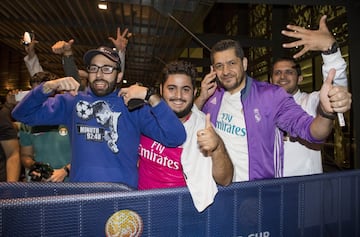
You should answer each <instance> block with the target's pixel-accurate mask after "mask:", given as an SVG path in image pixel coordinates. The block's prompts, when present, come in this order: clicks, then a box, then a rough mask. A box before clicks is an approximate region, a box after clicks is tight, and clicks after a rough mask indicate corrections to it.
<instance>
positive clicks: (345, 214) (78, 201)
mask: <svg viewBox="0 0 360 237" xmlns="http://www.w3.org/2000/svg"><path fill="white" fill-rule="evenodd" d="M359 179H360V171H347V172H338V173H331V174H323V175H313V176H303V177H292V178H282V179H272V180H260V181H252V182H241V183H234V184H232V185H230V186H229V187H225V188H224V187H219V193H218V194H217V196H216V198H215V202H214V203H213V205H211V206H210V207H209V208H207V209H206V210H205V211H203V212H201V213H199V212H197V211H196V209H195V207H194V205H193V203H192V200H191V196H190V194H189V192H188V190H187V188H176V189H161V190H160V189H159V190H147V191H131V190H130V189H129V188H127V187H126V186H124V185H121V184H108V183H62V184H48V183H46V184H45V183H16V184H11V183H1V184H0V198H1V199H0V208H1V209H0V231H1V234H0V236H52V237H53V236H86V237H87V236H106V235H107V236H135V235H136V234H141V235H142V236H186V237H188V236H222V237H223V236H242V237H245V236H246V237H282V236H284V237H287V236H292V237H297V236H299V237H300V236H304V237H309V236H316V237H322V236H323V237H327V236H337V237H341V236H343V237H348V236H360V225H359V223H360V191H359V190H360V183H359ZM126 234H127V235H126ZM130 234H134V235H130Z"/></svg>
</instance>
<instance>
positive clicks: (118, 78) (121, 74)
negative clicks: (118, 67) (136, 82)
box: [116, 72, 124, 83]
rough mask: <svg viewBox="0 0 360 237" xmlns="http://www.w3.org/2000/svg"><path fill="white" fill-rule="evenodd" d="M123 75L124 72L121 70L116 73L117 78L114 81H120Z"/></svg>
mask: <svg viewBox="0 0 360 237" xmlns="http://www.w3.org/2000/svg"><path fill="white" fill-rule="evenodd" d="M123 76H124V73H123V72H119V73H118V75H117V80H116V82H117V83H120V82H121V81H122V78H123Z"/></svg>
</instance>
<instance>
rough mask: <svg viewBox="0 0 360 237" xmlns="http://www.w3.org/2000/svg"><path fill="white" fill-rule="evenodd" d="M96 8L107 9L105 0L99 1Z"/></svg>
mask: <svg viewBox="0 0 360 237" xmlns="http://www.w3.org/2000/svg"><path fill="white" fill-rule="evenodd" d="M98 8H99V9H101V10H107V8H108V6H107V2H106V1H100V2H99V3H98Z"/></svg>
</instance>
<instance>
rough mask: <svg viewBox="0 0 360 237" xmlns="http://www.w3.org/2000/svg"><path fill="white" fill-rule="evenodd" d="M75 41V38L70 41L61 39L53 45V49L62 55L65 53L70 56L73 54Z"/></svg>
mask: <svg viewBox="0 0 360 237" xmlns="http://www.w3.org/2000/svg"><path fill="white" fill-rule="evenodd" d="M73 43H74V40H73V39H71V40H69V41H68V42H66V41H64V40H60V41H58V42H56V43H55V44H54V45H53V46H52V47H51V49H52V51H53V52H54V53H55V54H60V55H65V56H69V55H72V49H71V47H72V44H73Z"/></svg>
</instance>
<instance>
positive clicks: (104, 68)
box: [87, 65, 118, 74]
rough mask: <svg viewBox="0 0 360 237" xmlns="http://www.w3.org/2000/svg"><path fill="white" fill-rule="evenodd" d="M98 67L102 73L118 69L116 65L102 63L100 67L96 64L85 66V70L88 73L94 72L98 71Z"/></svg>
mask: <svg viewBox="0 0 360 237" xmlns="http://www.w3.org/2000/svg"><path fill="white" fill-rule="evenodd" d="M99 69H101V72H102V73H104V74H110V73H112V72H113V71H114V70H118V68H117V67H113V66H109V65H104V66H102V67H99V66H97V65H89V66H88V67H87V71H88V72H89V73H96V72H98V71H99Z"/></svg>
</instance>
